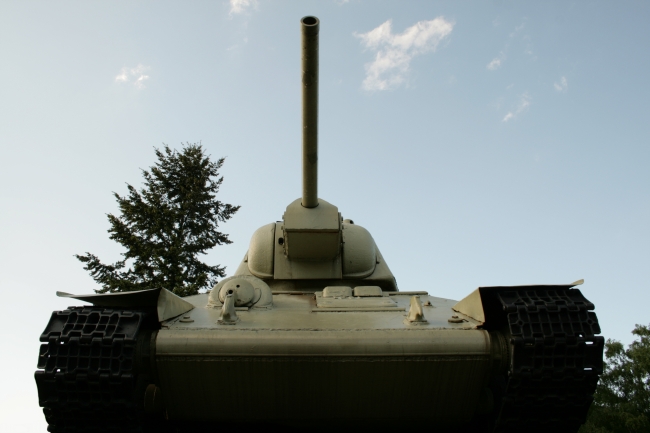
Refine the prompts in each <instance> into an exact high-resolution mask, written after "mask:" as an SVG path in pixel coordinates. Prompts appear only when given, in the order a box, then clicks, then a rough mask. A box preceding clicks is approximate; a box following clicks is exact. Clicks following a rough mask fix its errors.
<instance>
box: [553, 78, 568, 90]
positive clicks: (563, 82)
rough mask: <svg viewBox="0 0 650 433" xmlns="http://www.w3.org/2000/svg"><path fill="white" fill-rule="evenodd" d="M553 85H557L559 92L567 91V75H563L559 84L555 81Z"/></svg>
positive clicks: (556, 88)
mask: <svg viewBox="0 0 650 433" xmlns="http://www.w3.org/2000/svg"><path fill="white" fill-rule="evenodd" d="M553 87H555V90H557V91H558V92H566V91H567V89H568V88H569V82H568V81H567V79H566V77H562V78H561V79H560V83H559V84H558V83H553Z"/></svg>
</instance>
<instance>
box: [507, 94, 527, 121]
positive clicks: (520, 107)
mask: <svg viewBox="0 0 650 433" xmlns="http://www.w3.org/2000/svg"><path fill="white" fill-rule="evenodd" d="M529 106H530V96H529V95H528V93H524V94H523V95H521V98H520V99H519V103H518V104H517V107H516V108H515V109H514V110H512V111H509V112H508V114H506V115H505V116H504V117H503V120H502V121H503V122H508V121H509V120H512V119H514V118H515V117H517V116H518V115H519V114H521V113H523V112H524V111H526V110H527V109H528V107H529Z"/></svg>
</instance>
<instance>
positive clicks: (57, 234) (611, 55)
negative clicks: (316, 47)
mask: <svg viewBox="0 0 650 433" xmlns="http://www.w3.org/2000/svg"><path fill="white" fill-rule="evenodd" d="M306 15H315V16H317V17H318V18H319V19H320V21H321V24H320V112H319V132H320V137H319V152H320V153H319V176H320V179H319V196H320V197H321V198H323V199H325V200H327V201H329V202H330V203H332V204H335V205H336V206H338V208H339V210H340V212H341V213H342V214H343V217H344V218H351V219H353V220H354V221H355V223H357V224H359V225H362V226H363V227H365V228H367V229H368V230H369V231H370V233H371V234H372V235H373V237H374V239H375V241H376V243H377V245H378V247H379V248H380V250H381V252H382V255H383V256H384V258H385V260H386V262H387V263H388V265H389V267H390V268H391V270H392V271H393V273H394V274H395V276H396V278H397V282H398V285H399V288H400V289H401V290H426V291H428V292H429V293H430V294H432V295H435V296H439V297H444V298H450V299H462V298H463V297H464V296H465V295H467V294H469V293H470V292H472V291H473V290H474V289H475V288H477V287H479V286H488V285H519V284H566V283H571V282H573V281H576V280H578V279H581V278H584V279H585V284H584V285H583V286H581V287H580V290H581V291H582V292H583V294H584V295H585V296H586V297H587V298H588V299H589V300H590V301H592V302H593V303H594V304H595V305H596V313H597V314H598V317H599V320H600V323H601V327H602V331H603V334H602V335H604V336H605V337H606V338H614V339H617V340H620V341H623V342H624V343H626V344H628V343H630V342H631V341H632V335H631V334H630V331H631V330H632V329H633V328H634V325H635V324H646V325H647V324H649V323H650V314H649V313H648V307H647V306H648V304H650V290H649V289H648V286H647V282H646V278H647V275H648V269H650V266H649V265H648V262H649V261H650V228H649V227H650V225H649V224H648V222H649V221H650V171H649V170H648V165H649V162H650V148H649V146H648V140H649V137H650V122H648V114H649V110H648V105H647V101H648V100H649V99H650V85H649V84H648V78H647V77H648V70H650V56H648V55H647V51H648V43H649V42H650V27H649V26H648V25H647V22H648V21H649V19H650V3H648V2H643V1H628V2H624V3H614V2H593V1H592V2H590V1H580V2H567V1H547V2H516V1H509V0H493V1H483V2H478V1H474V2H435V1H415V0H413V1H409V2H404V1H369V0H349V1H344V0H338V1H336V0H322V1H318V2H316V1H301V2H291V1H270V0H259V1H256V0H231V1H225V0H222V1H192V2H180V1H176V2H171V1H155V2H154V1H111V2H108V1H104V2H85V1H57V2H45V1H31V0H21V1H17V0H16V1H12V0H5V1H2V2H0V53H1V56H2V59H1V64H2V67H1V68H0V146H1V149H2V153H1V157H0V197H1V198H2V206H1V207H0V240H1V244H0V245H1V247H0V290H1V293H2V299H3V303H4V306H5V308H4V312H3V314H2V315H0V333H1V334H0V336H1V338H2V341H3V343H4V347H5V349H3V356H2V357H1V359H0V363H1V364H0V365H1V367H2V371H4V372H5V376H4V378H3V386H2V387H0V429H1V430H3V431H12V432H36V431H45V426H46V424H45V421H44V418H43V416H42V412H41V410H40V408H39V407H38V400H37V394H36V387H35V383H34V380H33V372H34V370H35V369H36V361H37V354H38V346H39V343H38V337H39V335H40V333H41V332H42V331H43V329H44V327H45V325H46V324H47V321H48V319H49V315H50V313H51V311H53V310H58V309H63V308H65V307H67V306H68V305H69V304H70V301H69V300H65V299H61V298H57V297H56V296H55V292H56V291H57V290H61V291H66V292H70V293H77V294H83V293H92V292H93V290H94V289H96V288H97V285H96V284H95V283H94V281H93V280H92V279H91V278H90V276H89V275H88V274H87V273H86V272H85V271H84V270H83V269H82V264H81V263H79V262H78V261H77V260H76V259H75V258H74V257H73V255H74V254H84V253H85V252H91V253H93V254H96V255H98V256H99V257H100V258H101V259H102V260H103V261H105V262H114V261H116V260H118V259H119V258H120V257H121V256H120V253H122V252H123V250H122V249H121V247H120V246H119V245H118V244H116V243H114V242H113V241H111V240H109V239H108V234H107V232H106V231H107V229H108V228H109V224H108V221H107V218H106V214H108V213H115V212H117V206H116V203H115V199H114V197H113V195H112V192H117V193H119V194H124V193H125V192H126V191H127V190H126V184H127V183H128V184H131V185H134V186H136V187H140V186H141V185H142V175H141V169H147V168H149V167H150V166H151V165H152V164H153V163H154V162H155V155H154V149H155V148H160V147H162V146H164V145H165V144H167V145H169V146H171V147H173V148H177V149H180V148H181V147H182V143H197V142H200V143H202V145H203V146H204V148H205V149H206V151H207V153H209V154H210V155H211V156H212V157H213V158H215V159H216V158H220V157H226V162H225V164H224V166H223V168H222V170H221V173H222V174H223V176H224V183H223V185H222V187H221V191H220V193H219V198H220V200H222V201H224V202H226V203H231V204H234V205H241V209H240V211H239V212H238V213H237V214H236V215H235V216H234V218H233V219H232V220H230V221H229V222H227V223H226V224H224V225H222V226H221V229H222V231H223V232H225V233H228V234H229V235H230V239H231V240H232V241H233V243H232V244H231V245H227V246H219V247H216V248H215V249H214V250H212V251H210V252H209V253H208V254H207V255H206V256H204V258H205V261H206V262H208V263H210V264H220V265H225V266H226V267H227V272H228V273H229V274H231V273H232V272H234V270H235V269H236V267H237V265H238V263H239V261H240V260H241V259H242V257H243V256H244V254H245V253H246V250H247V247H248V242H249V239H250V235H251V234H252V233H253V231H254V230H255V229H256V228H258V227H260V226H262V225H264V224H267V223H269V222H272V221H276V220H279V219H281V217H282V214H283V212H284V209H285V207H286V206H287V205H288V204H289V203H290V202H292V201H293V200H295V199H296V198H298V197H299V196H300V194H301V185H300V182H301V166H300V158H301V156H300V152H301V123H300V122H301V119H300V104H301V100H300V97H301V96H300V95H301V93H300V89H301V87H300V30H299V22H300V18H302V17H303V16H306Z"/></svg>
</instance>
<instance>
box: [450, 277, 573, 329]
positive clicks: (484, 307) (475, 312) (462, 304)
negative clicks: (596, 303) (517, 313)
mask: <svg viewBox="0 0 650 433" xmlns="http://www.w3.org/2000/svg"><path fill="white" fill-rule="evenodd" d="M584 282H585V280H578V281H575V282H573V283H571V284H554V285H530V286H492V287H479V288H478V289H476V290H474V291H473V292H472V293H470V294H469V295H467V296H466V297H464V298H463V299H462V300H460V301H458V303H457V304H456V305H454V306H453V307H451V309H452V310H454V311H457V312H459V313H461V314H465V315H466V316H469V317H471V318H472V319H474V320H478V321H479V322H480V324H479V326H482V325H484V324H485V323H486V322H491V320H490V319H491V318H492V317H494V316H497V315H500V313H501V305H500V304H495V303H494V302H492V297H490V296H489V295H488V294H489V293H490V292H494V291H499V290H502V289H508V290H518V289H521V290H527V289H531V288H558V289H563V288H564V289H570V288H571V287H575V286H579V285H581V284H582V283H584ZM494 321H496V318H495V319H494Z"/></svg>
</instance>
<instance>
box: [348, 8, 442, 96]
mask: <svg viewBox="0 0 650 433" xmlns="http://www.w3.org/2000/svg"><path fill="white" fill-rule="evenodd" d="M453 28H454V23H453V22H450V21H447V20H445V19H444V18H443V17H438V18H435V19H433V20H431V21H419V22H417V23H415V24H414V25H412V26H411V27H409V28H407V29H406V30H404V32H403V33H399V34H393V32H392V28H391V20H388V21H386V22H385V23H383V24H381V25H380V26H378V27H377V28H375V29H373V30H371V31H369V32H368V33H362V34H357V33H354V36H356V37H358V38H359V39H361V44H362V45H364V46H365V47H366V48H367V49H369V50H372V51H375V52H376V54H375V60H374V61H373V62H371V63H367V64H366V66H365V67H366V78H365V79H364V80H363V88H364V89H365V90H368V91H374V90H387V89H391V88H394V87H396V86H398V85H400V84H401V83H402V82H403V81H404V80H405V78H406V75H407V73H408V71H409V67H410V64H411V59H413V57H415V56H418V55H421V54H424V53H426V52H428V51H435V50H436V48H437V47H438V44H439V43H440V41H442V40H443V39H444V38H446V37H447V36H449V34H450V33H451V31H452V29H453Z"/></svg>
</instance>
